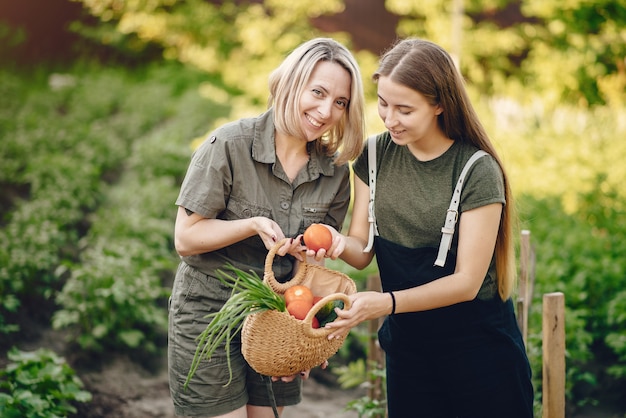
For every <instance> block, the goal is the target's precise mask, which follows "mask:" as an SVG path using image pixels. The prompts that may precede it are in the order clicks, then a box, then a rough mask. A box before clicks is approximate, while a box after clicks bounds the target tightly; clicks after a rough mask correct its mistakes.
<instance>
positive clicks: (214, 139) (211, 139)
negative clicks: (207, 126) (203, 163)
mask: <svg viewBox="0 0 626 418" xmlns="http://www.w3.org/2000/svg"><path fill="white" fill-rule="evenodd" d="M216 140H217V137H216V136H215V135H211V137H210V138H209V142H210V143H211V144H212V143H214V142H215V141H216Z"/></svg>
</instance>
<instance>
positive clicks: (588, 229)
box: [523, 187, 626, 404]
mask: <svg viewBox="0 0 626 418" xmlns="http://www.w3.org/2000/svg"><path fill="white" fill-rule="evenodd" d="M601 190H602V187H597V188H596V189H595V190H594V191H592V192H590V193H588V194H582V195H581V199H582V200H583V201H585V202H587V205H582V207H581V209H579V210H578V211H577V212H576V213H573V214H569V213H567V211H565V209H564V208H563V205H562V202H560V200H559V199H558V198H544V199H540V200H538V199H536V198H533V197H530V196H526V197H524V199H523V218H524V219H525V223H526V225H527V226H528V229H530V230H531V231H532V237H533V243H534V246H535V253H536V255H537V271H536V275H537V281H536V284H535V306H537V307H539V306H540V304H541V295H543V294H544V293H550V292H556V291H558V292H563V293H564V294H565V301H566V317H565V324H566V347H567V374H568V379H567V386H568V394H569V395H568V396H569V398H570V400H572V401H573V402H574V403H576V404H584V403H589V402H593V401H594V398H596V397H598V396H599V395H600V394H601V392H602V389H601V387H602V386H603V385H606V384H607V383H609V382H613V381H615V379H620V378H623V376H624V371H625V370H626V368H625V367H624V365H623V359H624V353H625V351H624V348H625V347H624V344H623V329H624V326H623V325H624V319H625V318H626V304H624V291H623V290H622V289H623V283H624V278H625V276H624V272H625V271H626V261H625V260H624V258H623V254H624V251H625V250H626V248H625V245H626V244H624V237H625V236H626V227H625V225H624V224H623V223H622V222H619V221H618V220H619V219H621V218H623V211H622V210H616V209H619V208H620V207H621V206H622V205H623V198H622V199H615V200H613V201H610V202H609V201H607V198H606V196H604V195H602V192H601ZM592 202H593V203H592ZM606 205H609V206H606ZM598 210H599V211H601V212H602V216H601V217H599V216H597V215H594V213H595V212H597V211H598ZM555 226H557V227H556V228H555ZM529 324H530V325H529V334H531V335H533V334H534V337H531V338H530V344H529V345H530V348H529V350H532V352H533V353H535V356H531V358H532V357H534V359H535V361H534V367H533V369H534V370H535V377H536V379H537V382H536V386H537V387H540V386H541V384H540V378H541V363H540V349H539V348H538V347H536V345H537V344H539V346H540V344H541V338H540V335H541V314H540V309H534V310H533V311H532V312H531V320H530V322H529ZM616 358H617V359H621V363H620V362H617V363H615V359H616ZM599 364H605V365H607V366H608V365H610V366H611V367H610V368H609V369H608V370H607V371H606V372H605V371H604V370H603V368H598V365H599ZM622 384H623V383H622ZM576 393H578V394H584V395H583V396H580V397H579V398H578V399H573V394H576Z"/></svg>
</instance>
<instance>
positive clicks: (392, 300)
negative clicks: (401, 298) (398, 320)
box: [387, 292, 396, 315]
mask: <svg viewBox="0 0 626 418" xmlns="http://www.w3.org/2000/svg"><path fill="white" fill-rule="evenodd" d="M387 293H389V295H390V296H391V313H390V314H389V315H394V314H395V313H396V295H394V294H393V292H387Z"/></svg>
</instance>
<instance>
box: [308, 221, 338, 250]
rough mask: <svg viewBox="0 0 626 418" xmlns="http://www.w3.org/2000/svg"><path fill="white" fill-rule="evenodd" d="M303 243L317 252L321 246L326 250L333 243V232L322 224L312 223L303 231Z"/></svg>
mask: <svg viewBox="0 0 626 418" xmlns="http://www.w3.org/2000/svg"><path fill="white" fill-rule="evenodd" d="M302 238H303V239H304V245H306V246H307V248H309V249H311V250H313V251H315V252H318V251H319V250H320V249H321V248H323V249H325V250H326V251H328V250H329V249H330V246H331V245H332V244H333V234H332V233H331V232H330V230H329V229H328V228H326V227H325V226H324V225H322V224H312V225H311V226H309V227H308V228H307V229H306V231H304V236H303V237H302Z"/></svg>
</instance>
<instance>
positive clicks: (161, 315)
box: [53, 68, 220, 352]
mask: <svg viewBox="0 0 626 418" xmlns="http://www.w3.org/2000/svg"><path fill="white" fill-rule="evenodd" d="M172 70H175V68H173V69H172ZM159 78H160V76H159V75H157V77H155V80H154V81H153V82H151V83H150V84H148V85H146V86H144V87H143V88H141V89H140V90H143V91H135V94H134V97H135V100H141V103H132V104H133V106H137V107H140V108H144V107H148V104H149V103H150V104H155V105H156V104H161V105H160V106H164V107H165V109H163V111H167V113H168V117H169V118H171V119H170V120H169V121H162V122H160V123H159V126H158V129H157V130H148V133H147V134H146V135H143V136H141V135H140V136H138V137H137V138H136V139H135V140H134V142H133V147H132V150H131V153H130V155H129V156H128V157H127V159H126V162H125V170H124V172H123V173H122V174H120V176H119V179H118V181H117V183H116V184H115V187H111V188H108V189H107V190H106V193H105V194H104V198H103V200H104V202H103V204H102V205H100V207H99V208H98V210H97V211H95V212H94V213H93V214H92V216H91V217H90V222H91V228H90V230H89V232H88V234H87V235H86V236H85V237H84V238H83V239H82V241H83V245H84V250H83V251H82V253H81V255H80V258H79V260H78V261H77V263H73V264H70V265H69V266H68V274H69V278H68V279H67V282H66V283H65V285H64V287H63V289H62V291H61V292H60V293H59V294H58V296H57V298H56V301H57V303H58V304H59V305H60V306H61V309H59V310H58V311H57V312H55V314H54V316H53V326H54V327H55V328H58V329H60V328H66V327H69V328H71V329H72V330H73V331H74V333H75V334H76V339H75V340H76V342H77V343H78V344H79V345H80V346H81V347H82V348H83V349H85V350H89V351H102V350H105V349H119V350H121V349H130V350H141V351H147V352H155V351H156V349H157V348H158V341H162V340H163V338H161V336H162V334H163V333H164V331H165V329H166V327H167V315H166V310H165V309H164V308H163V306H164V305H165V301H166V299H167V296H168V295H169V292H170V282H169V281H167V280H166V281H164V278H168V279H169V278H170V277H172V276H173V270H174V269H175V267H176V261H177V259H176V257H175V256H174V254H173V253H172V247H173V242H172V226H173V224H174V216H175V213H176V212H175V206H174V201H175V200H176V196H177V194H178V189H179V187H180V182H181V181H182V177H183V175H184V171H185V168H186V166H187V163H188V160H189V155H190V151H191V150H190V148H188V146H186V145H185V142H187V141H189V139H190V138H191V137H192V136H193V135H194V133H195V132H198V131H203V130H204V129H205V125H206V123H207V121H206V120H205V117H204V112H202V111H201V110H200V109H201V108H202V107H203V106H205V105H206V103H205V102H204V101H203V99H202V98H201V97H200V96H199V94H198V91H197V90H194V89H187V92H186V93H185V94H182V95H181V96H180V97H171V96H169V94H170V93H169V92H168V89H167V88H165V89H164V88H163V87H159V86H163V84H158V83H159V81H158V79H159ZM137 96H139V97H140V98H141V99H138V98H137ZM170 100H175V103H176V107H177V108H176V109H175V110H172V109H170V106H172V105H173V102H172V103H168V102H169V101H170ZM148 108H149V107H148ZM214 111H215V113H216V114H219V112H220V110H219V109H218V108H216V109H214ZM130 122H132V121H128V120H127V121H126V123H130ZM144 129H145V128H144Z"/></svg>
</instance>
